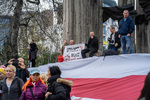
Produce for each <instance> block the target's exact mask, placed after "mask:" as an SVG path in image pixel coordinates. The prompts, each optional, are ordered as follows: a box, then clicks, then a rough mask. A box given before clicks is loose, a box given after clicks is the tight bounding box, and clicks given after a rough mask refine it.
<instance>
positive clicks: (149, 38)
mask: <svg viewBox="0 0 150 100" xmlns="http://www.w3.org/2000/svg"><path fill="white" fill-rule="evenodd" d="M149 32H150V20H149V21H148V25H147V32H146V34H147V35H146V36H147V37H146V36H145V39H146V40H147V41H145V42H147V43H146V44H148V45H147V47H146V48H147V51H148V53H150V33H149ZM144 48H145V47H144Z"/></svg>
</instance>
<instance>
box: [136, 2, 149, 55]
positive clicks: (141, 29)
mask: <svg viewBox="0 0 150 100" xmlns="http://www.w3.org/2000/svg"><path fill="white" fill-rule="evenodd" d="M136 11H137V15H138V14H144V12H143V8H141V6H140V5H139V0H137V1H136ZM147 43H148V41H147V34H146V25H145V23H143V24H140V25H136V52H137V53H144V52H145V53H146V52H148V48H147V47H148V44H147Z"/></svg>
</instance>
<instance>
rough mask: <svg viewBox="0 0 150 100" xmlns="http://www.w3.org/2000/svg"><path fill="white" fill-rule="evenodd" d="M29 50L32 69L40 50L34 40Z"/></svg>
mask: <svg viewBox="0 0 150 100" xmlns="http://www.w3.org/2000/svg"><path fill="white" fill-rule="evenodd" d="M28 49H29V60H30V63H31V64H30V67H31V65H32V67H35V64H36V63H35V59H36V56H37V51H38V48H37V45H36V44H35V43H34V40H33V39H32V40H31V43H30V45H29V47H28Z"/></svg>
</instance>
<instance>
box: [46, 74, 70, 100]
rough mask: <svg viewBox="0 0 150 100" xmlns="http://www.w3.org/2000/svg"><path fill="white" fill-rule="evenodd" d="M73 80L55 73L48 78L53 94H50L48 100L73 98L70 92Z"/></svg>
mask: <svg viewBox="0 0 150 100" xmlns="http://www.w3.org/2000/svg"><path fill="white" fill-rule="evenodd" d="M72 84H73V83H72V82H71V81H68V80H65V79H62V78H60V76H59V75H53V76H51V77H50V78H49V79H48V90H47V92H51V93H52V95H49V96H48V97H47V99H46V100H71V99H70V92H71V87H70V86H72Z"/></svg>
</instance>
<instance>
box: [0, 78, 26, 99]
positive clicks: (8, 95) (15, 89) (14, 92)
mask: <svg viewBox="0 0 150 100" xmlns="http://www.w3.org/2000/svg"><path fill="white" fill-rule="evenodd" d="M6 79H7V78H4V79H3V80H2V81H1V82H0V90H2V96H0V100H19V99H20V96H21V93H22V86H23V84H24V83H23V81H22V80H21V79H20V78H18V77H14V80H13V81H12V83H11V86H10V91H8V87H7V84H6Z"/></svg>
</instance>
